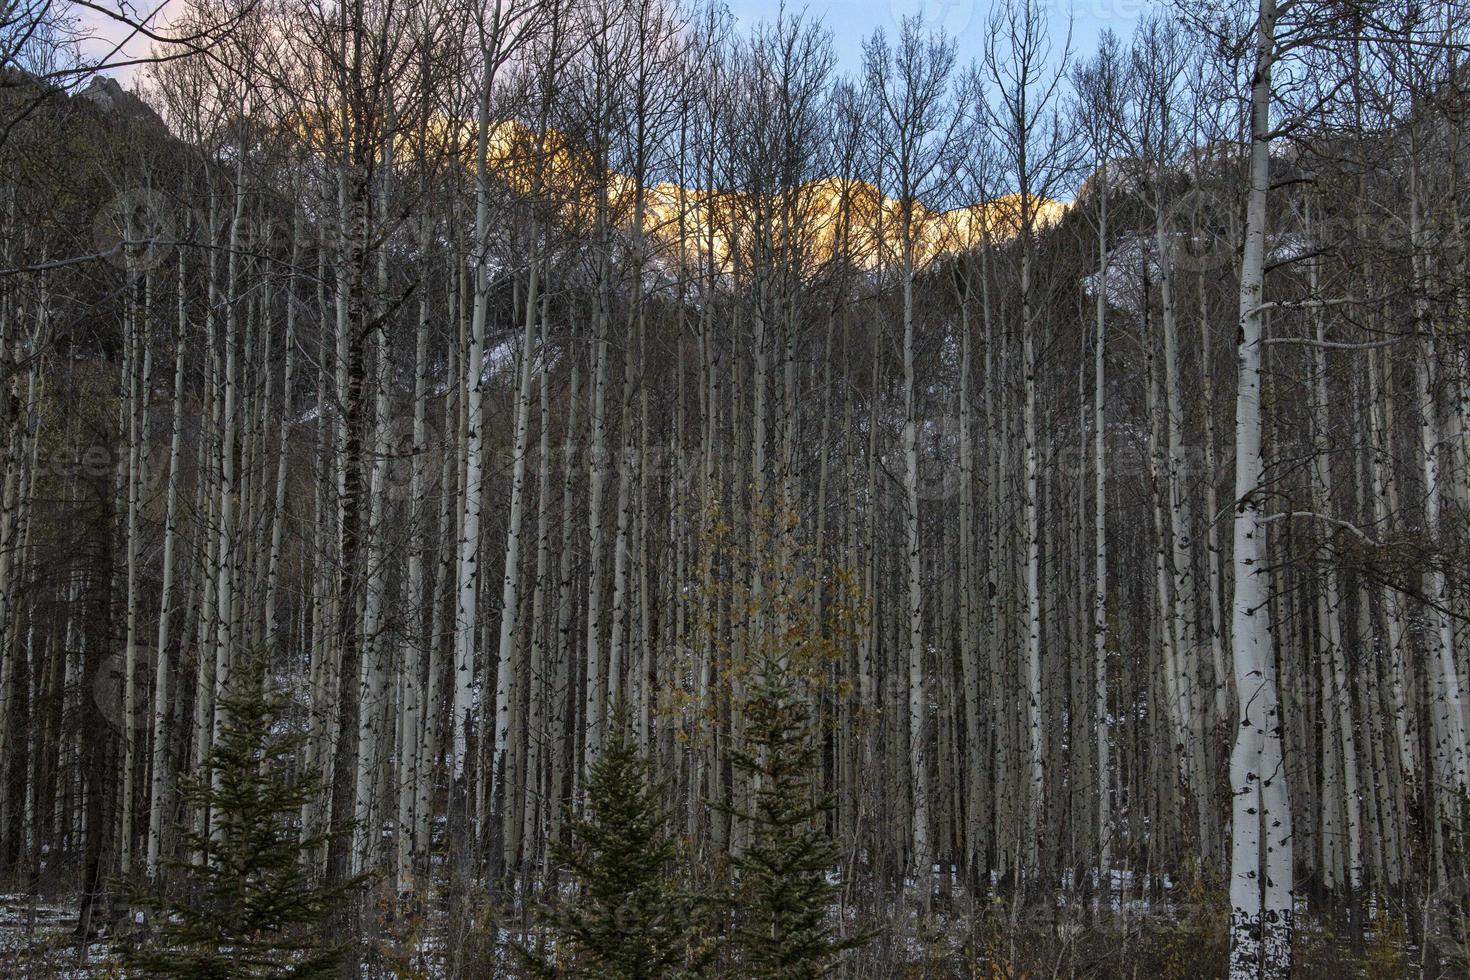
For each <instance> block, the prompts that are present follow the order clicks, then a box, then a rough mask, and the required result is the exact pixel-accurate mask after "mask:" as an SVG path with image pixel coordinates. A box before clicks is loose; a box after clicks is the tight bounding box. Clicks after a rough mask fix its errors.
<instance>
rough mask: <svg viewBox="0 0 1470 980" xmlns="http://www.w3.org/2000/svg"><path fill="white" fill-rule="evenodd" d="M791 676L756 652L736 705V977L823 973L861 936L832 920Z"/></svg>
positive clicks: (824, 803) (820, 809) (830, 863)
mask: <svg viewBox="0 0 1470 980" xmlns="http://www.w3.org/2000/svg"><path fill="white" fill-rule="evenodd" d="M791 675H792V670H791V668H790V667H789V666H787V665H786V664H783V663H782V662H781V661H779V660H777V659H776V657H774V656H767V657H766V658H765V660H764V662H763V663H762V665H761V669H760V672H759V673H758V674H757V675H756V677H755V678H754V680H753V682H752V684H751V687H750V689H749V693H748V696H747V699H746V700H745V703H744V705H743V709H744V718H745V740H744V742H745V744H744V745H743V746H741V747H740V748H737V749H732V750H731V760H730V761H731V763H732V765H733V766H734V767H735V768H736V769H737V770H739V771H740V772H742V773H744V774H745V776H746V777H747V778H748V779H750V780H751V782H752V784H753V785H754V787H755V791H754V795H753V801H752V809H751V810H750V811H748V812H740V811H736V812H735V816H736V818H737V819H740V820H743V821H745V822H746V823H747V825H748V826H749V829H750V836H749V844H748V846H747V847H746V849H745V850H744V851H743V852H742V853H740V854H738V855H736V856H735V858H734V865H735V870H736V873H737V882H736V895H737V899H738V913H737V926H736V929H735V935H734V939H735V944H736V946H737V947H738V949H739V950H740V954H741V975H742V976H750V977H769V978H780V980H807V978H814V977H823V976H826V975H828V974H829V973H830V972H831V971H832V970H833V969H834V968H835V967H836V965H837V961H838V958H839V956H840V955H841V954H842V953H843V952H844V951H845V950H848V949H852V948H854V947H856V946H859V945H862V944H863V943H864V942H866V941H867V937H866V936H852V937H847V938H844V937H842V936H840V935H839V934H838V933H837V930H836V929H835V927H834V925H833V922H832V915H831V908H832V905H833V904H834V902H835V900H836V896H837V885H836V884H835V883H834V882H833V881H832V880H831V879H829V878H828V874H829V873H830V872H831V871H832V870H833V869H835V868H836V867H837V864H838V861H839V859H840V857H841V853H840V850H839V848H838V845H837V842H836V841H835V840H833V839H832V837H831V836H830V835H828V834H827V832H826V831H825V830H824V829H823V828H822V827H821V826H820V824H821V819H822V817H823V816H824V815H825V814H826V813H827V812H828V811H829V810H830V809H831V806H832V804H831V801H830V800H829V799H827V798H825V797H821V796H818V795H816V794H814V793H813V782H814V780H815V778H816V776H815V774H816V765H817V747H816V744H815V740H814V739H813V738H812V737H811V726H812V721H811V709H810V705H809V704H808V703H807V701H806V700H805V699H804V698H803V697H801V696H800V694H799V693H798V691H797V689H796V684H795V681H794V680H793V678H792V676H791Z"/></svg>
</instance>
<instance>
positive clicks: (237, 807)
mask: <svg viewBox="0 0 1470 980" xmlns="http://www.w3.org/2000/svg"><path fill="white" fill-rule="evenodd" d="M219 708H220V710H221V711H222V712H223V713H224V721H223V723H222V725H221V728H220V737H219V741H218V742H217V743H216V744H215V745H214V747H213V748H211V749H210V751H209V754H208V755H207V756H206V757H205V759H204V762H203V764H202V765H201V766H200V768H199V769H198V770H197V771H196V772H195V773H194V774H193V775H192V776H190V777H188V778H187V779H185V780H183V781H182V783H181V787H180V789H181V796H182V798H183V800H184V801H185V802H186V803H187V804H188V805H189V806H190V807H208V808H209V811H210V813H211V814H212V815H213V820H214V822H215V824H216V826H217V827H218V828H219V833H218V834H217V835H215V836H210V835H209V834H201V833H199V832H197V831H195V830H193V829H190V830H188V831H185V832H184V834H183V841H182V843H183V844H184V847H185V851H186V852H187V853H196V854H205V855H207V860H206V861H205V862H203V863H201V864H194V863H190V862H186V861H170V862H168V863H167V867H169V868H170V869H171V870H173V871H174V872H175V873H176V875H177V877H178V878H179V879H180V881H179V882H178V883H179V885H180V886H181V887H180V889H179V891H180V897H179V898H177V899H166V900H158V899H144V900H143V901H141V902H140V903H139V904H140V906H142V907H144V908H147V909H150V910H151V912H152V915H151V916H150V918H151V920H152V927H151V930H150V931H149V933H148V934H146V935H145V936H144V937H143V941H142V942H141V943H138V944H136V945H132V946H129V947H127V948H125V949H123V950H122V961H123V965H124V967H126V968H127V969H128V971H129V973H133V974H138V975H143V976H149V977H175V978H181V980H182V978H187V980H236V978H247V977H248V978H261V977H264V978H287V977H289V978H298V980H309V978H316V977H329V976H334V975H335V974H336V973H337V972H339V971H340V968H341V961H342V956H343V952H344V949H343V947H342V946H341V945H340V944H339V943H333V942H331V941H329V940H328V939H327V938H326V937H325V936H324V933H325V931H326V930H325V929H324V926H325V923H326V921H327V919H328V918H329V917H330V916H331V915H332V914H333V912H334V911H335V910H337V909H339V908H340V906H341V903H343V902H347V901H351V900H352V893H353V892H354V891H356V890H357V889H359V888H360V887H361V886H362V884H363V883H364V879H362V878H357V879H353V880H352V881H350V882H348V883H347V884H346V885H345V886H341V887H323V886H320V885H318V884H316V883H315V882H314V880H313V875H312V872H311V870H310V868H309V866H308V863H307V855H309V854H311V853H313V852H314V851H316V850H317V849H319V848H320V847H321V846H322V845H323V844H324V843H325V839H324V838H323V837H308V838H306V839H304V840H303V839H302V837H301V835H300V831H299V830H298V828H297V826H296V818H297V817H298V815H299V814H300V813H301V808H302V806H303V805H304V804H306V803H307V802H309V801H310V800H313V799H315V798H316V789H317V786H318V780H317V778H316V777H315V775H314V774H312V773H303V772H293V761H294V760H295V758H296V756H297V752H298V749H300V747H301V745H302V742H303V738H304V736H302V735H301V734H300V733H298V732H295V731H294V730H290V729H288V728H287V727H285V726H283V725H281V724H280V719H281V715H282V712H283V708H284V699H283V698H282V697H281V696H280V695H278V694H276V693H274V692H272V691H270V690H269V689H268V688H267V686H266V682H265V660H264V657H263V656H261V655H259V654H254V653H249V654H242V655H241V658H240V662H237V663H236V664H235V666H234V669H233V670H232V671H231V673H230V679H229V681H228V683H227V685H226V687H225V690H224V691H223V692H222V694H221V697H220V702H219ZM130 938H133V939H136V938H137V937H136V936H134V937H130Z"/></svg>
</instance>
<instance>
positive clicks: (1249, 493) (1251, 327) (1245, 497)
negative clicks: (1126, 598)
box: [1230, 0, 1295, 980]
mask: <svg viewBox="0 0 1470 980" xmlns="http://www.w3.org/2000/svg"><path fill="white" fill-rule="evenodd" d="M1275 27H1276V4H1275V0H1260V10H1259V18H1258V21H1257V25H1256V59H1255V76H1254V78H1253V79H1252V84H1251V106H1250V108H1251V142H1250V169H1249V188H1248V191H1247V197H1246V225H1245V237H1244V251H1243V253H1242V260H1241V275H1240V320H1239V369H1240V375H1239V378H1238V380H1237V393H1236V403H1235V521H1234V551H1233V555H1232V561H1233V563H1234V573H1235V576H1234V578H1235V596H1234V602H1233V609H1232V617H1231V619H1232V623H1231V626H1232V628H1231V641H1232V650H1233V654H1234V665H1235V689H1236V698H1237V701H1238V705H1237V710H1238V712H1239V717H1238V719H1237V727H1236V734H1235V747H1234V750H1233V751H1232V752H1231V756H1230V788H1231V793H1232V797H1233V806H1232V815H1231V816H1232V819H1231V860H1230V905H1231V916H1230V977H1231V980H1253V978H1257V977H1260V978H1263V980H1276V978H1284V977H1286V976H1288V975H1289V973H1290V970H1291V926H1292V914H1293V900H1294V897H1295V896H1294V891H1293V881H1292V872H1293V866H1292V824H1291V808H1290V800H1289V797H1288V789H1287V769H1286V766H1285V764H1284V763H1285V760H1284V759H1283V752H1282V722H1281V718H1280V715H1279V710H1280V709H1279V705H1278V698H1277V693H1276V665H1275V649H1274V647H1273V644H1272V637H1271V621H1270V612H1271V610H1270V602H1269V599H1270V575H1271V571H1270V566H1269V563H1268V562H1267V555H1266V525H1265V522H1264V520H1263V514H1262V508H1263V506H1264V502H1265V501H1264V493H1263V491H1264V488H1263V486H1262V472H1263V469H1264V465H1263V458H1262V451H1261V430H1262V424H1261V423H1262V419H1261V352H1262V347H1263V343H1262V341H1263V339H1264V338H1263V334H1264V315H1263V311H1262V309H1261V305H1262V301H1263V298H1264V294H1265V279H1266V221H1267V215H1266V195H1267V191H1268V188H1269V186H1270V179H1271V157H1270V152H1271V119H1270V110H1271V66H1272V62H1273V61H1274V59H1275V54H1276V52H1275ZM1263 838H1264V839H1263ZM1263 854H1264V861H1263V860H1262V857H1263Z"/></svg>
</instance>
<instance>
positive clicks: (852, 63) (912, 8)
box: [725, 0, 1161, 73]
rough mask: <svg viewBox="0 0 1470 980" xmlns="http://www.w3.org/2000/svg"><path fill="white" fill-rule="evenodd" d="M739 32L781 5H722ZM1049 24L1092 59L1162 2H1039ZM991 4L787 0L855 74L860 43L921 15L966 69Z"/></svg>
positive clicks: (979, 0)
mask: <svg viewBox="0 0 1470 980" xmlns="http://www.w3.org/2000/svg"><path fill="white" fill-rule="evenodd" d="M725 2H726V4H727V5H728V6H729V8H730V12H731V13H732V14H734V15H735V17H736V18H737V19H738V20H739V24H740V27H741V28H742V29H743V28H749V27H750V26H751V25H753V24H755V23H757V22H758V21H761V20H768V21H770V20H775V19H776V16H777V14H778V13H779V12H780V10H781V0H725ZM1040 3H1041V6H1042V8H1043V9H1044V10H1045V11H1046V12H1047V14H1048V15H1049V18H1050V20H1051V28H1052V35H1053V39H1054V42H1055V46H1056V48H1057V49H1058V51H1060V48H1061V41H1062V39H1063V38H1065V37H1066V34H1067V26H1068V21H1069V18H1070V21H1071V27H1072V50H1073V53H1074V54H1080V55H1084V56H1086V55H1090V54H1091V53H1092V51H1093V49H1094V48H1095V47H1096V44H1097V37H1098V35H1099V34H1101V33H1102V32H1103V31H1104V30H1106V29H1108V28H1111V29H1112V30H1113V31H1114V32H1115V33H1116V34H1118V36H1119V37H1120V38H1122V39H1123V40H1124V41H1126V40H1127V39H1128V36H1129V35H1130V34H1131V33H1132V31H1133V25H1134V24H1135V23H1137V22H1138V20H1139V19H1140V18H1141V17H1143V16H1144V15H1145V14H1146V13H1147V12H1148V11H1150V10H1152V9H1157V8H1158V7H1159V6H1160V5H1161V4H1160V0H1040ZM990 7H991V0H805V2H803V0H787V3H786V8H787V10H789V11H791V12H802V11H805V13H806V15H807V16H808V17H810V18H812V19H815V20H819V21H821V22H822V23H823V24H824V25H825V26H826V27H827V28H828V29H829V30H830V31H831V32H832V43H833V46H834V47H835V49H836V52H837V58H838V68H839V70H841V71H843V72H846V73H854V72H856V71H857V70H858V68H859V66H860V65H861V64H862V44H863V41H864V39H866V38H868V37H870V36H871V35H872V33H873V31H875V30H877V29H879V28H882V29H883V30H886V31H890V32H892V31H894V30H896V29H897V26H898V22H899V19H900V18H902V17H905V16H913V15H914V14H917V13H922V14H923V15H924V20H925V22H926V23H929V24H935V23H938V24H939V25H941V26H943V27H944V29H945V31H946V32H948V33H949V34H950V35H951V36H953V37H955V38H956V40H957V42H958V48H959V59H958V60H959V62H960V64H962V65H963V64H968V63H969V62H970V60H971V59H972V58H978V57H979V56H980V52H981V47H982V45H983V43H984V36H985V23H986V20H987V19H988V18H989V16H990Z"/></svg>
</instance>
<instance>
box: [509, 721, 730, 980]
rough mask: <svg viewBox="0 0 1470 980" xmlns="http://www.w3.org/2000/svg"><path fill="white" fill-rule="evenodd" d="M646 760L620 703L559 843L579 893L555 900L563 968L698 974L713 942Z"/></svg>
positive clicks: (624, 976) (636, 977)
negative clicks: (704, 940) (567, 837)
mask: <svg viewBox="0 0 1470 980" xmlns="http://www.w3.org/2000/svg"><path fill="white" fill-rule="evenodd" d="M668 826H669V818H668V813H667V811H666V810H665V808H664V806H663V803H662V793H661V788H660V787H659V786H658V785H657V784H656V783H655V781H654V780H653V778H652V773H651V771H650V767H649V764H648V760H647V759H646V758H645V757H644V756H643V754H642V753H641V752H640V751H639V749H638V746H637V745H636V744H635V743H634V741H633V739H632V738H631V737H629V735H628V731H627V724H626V718H625V716H624V714H623V712H622V711H618V712H616V713H615V715H614V718H613V721H612V725H611V730H610V731H609V733H608V737H607V740H606V741H605V742H604V744H603V749H602V754H601V755H600V756H599V757H598V758H597V760H596V761H595V762H594V763H593V764H592V767H591V770H590V771H589V772H588V774H587V812H586V814H585V815H581V816H573V817H571V818H570V831H571V843H570V844H559V845H557V846H556V848H555V854H556V857H557V860H558V861H560V862H561V863H562V864H563V865H564V866H565V867H566V868H567V869H568V870H569V871H570V872H571V874H572V877H573V878H574V879H575V880H576V883H577V886H578V889H579V894H578V898H577V899H576V900H575V901H572V902H564V903H560V904H558V905H555V906H553V907H552V909H551V914H550V926H551V930H552V932H553V933H554V935H555V937H556V944H557V949H556V951H555V956H556V962H555V964H554V965H547V964H544V963H542V964H538V965H539V968H540V972H542V973H543V974H545V975H548V976H557V977H596V978H608V980H612V978H618V980H653V978H670V977H687V976H695V975H698V974H699V973H700V972H701V970H702V969H703V967H704V965H705V962H706V961H707V960H708V958H709V955H710V953H709V951H708V950H706V949H703V948H701V947H700V946H699V944H698V942H697V940H698V936H699V932H700V930H701V927H702V926H703V924H704V912H705V908H706V903H704V902H703V901H701V900H700V898H699V897H698V896H695V895H690V894H686V893H683V892H681V891H680V890H679V889H678V888H677V886H676V882H675V881H674V879H673V878H672V877H671V874H670V872H671V869H672V865H673V861H674V857H675V841H674V838H673V836H672V835H671V834H670V832H669V830H668Z"/></svg>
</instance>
